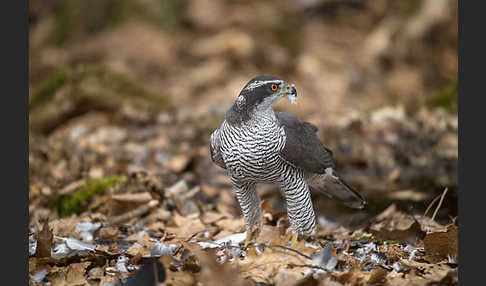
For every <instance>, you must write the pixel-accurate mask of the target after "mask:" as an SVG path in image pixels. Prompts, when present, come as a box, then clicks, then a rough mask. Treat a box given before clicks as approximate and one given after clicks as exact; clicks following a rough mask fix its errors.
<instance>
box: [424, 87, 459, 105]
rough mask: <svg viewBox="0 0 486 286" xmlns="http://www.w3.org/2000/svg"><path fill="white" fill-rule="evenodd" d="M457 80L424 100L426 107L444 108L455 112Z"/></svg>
mask: <svg viewBox="0 0 486 286" xmlns="http://www.w3.org/2000/svg"><path fill="white" fill-rule="evenodd" d="M457 98H458V94H457V80H455V81H454V82H452V83H451V84H449V85H448V86H446V87H445V88H443V89H441V90H440V91H439V92H438V93H437V94H436V95H434V96H431V97H430V98H428V99H427V100H426V105H427V107H428V108H438V107H441V108H444V109H445V110H447V111H449V112H457Z"/></svg>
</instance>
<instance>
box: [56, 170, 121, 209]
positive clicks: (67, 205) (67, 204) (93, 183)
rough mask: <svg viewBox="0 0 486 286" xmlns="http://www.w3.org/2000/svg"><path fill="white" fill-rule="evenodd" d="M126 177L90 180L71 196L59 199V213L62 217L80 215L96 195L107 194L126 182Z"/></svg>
mask: <svg viewBox="0 0 486 286" xmlns="http://www.w3.org/2000/svg"><path fill="white" fill-rule="evenodd" d="M125 179H126V178H125V177H124V176H109V177H104V178H98V179H92V180H88V181H87V182H86V183H85V184H84V185H83V186H81V187H79V188H78V189H76V190H75V191H74V192H73V194H72V195H71V196H64V197H63V196H61V197H59V198H58V201H57V204H58V212H59V216H60V217H67V216H70V215H72V214H80V213H81V212H82V211H83V210H84V209H85V207H86V205H87V204H88V203H89V202H90V201H91V200H92V198H93V197H94V196H95V195H100V194H104V193H106V192H107V191H108V190H109V189H110V188H111V187H113V186H115V185H116V184H118V183H121V182H123V181H125Z"/></svg>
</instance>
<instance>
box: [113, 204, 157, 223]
mask: <svg viewBox="0 0 486 286" xmlns="http://www.w3.org/2000/svg"><path fill="white" fill-rule="evenodd" d="M158 204H159V201H157V200H152V201H150V202H148V203H147V204H145V205H142V206H140V207H138V208H136V209H134V210H133V211H129V212H127V213H124V214H122V215H119V216H116V217H114V218H112V219H110V220H109V221H108V222H107V223H106V224H105V225H104V226H112V225H116V224H119V223H122V222H125V221H128V220H130V219H132V218H134V217H138V216H141V215H143V214H144V213H146V212H148V211H149V210H151V209H153V208H155V207H156V206H157V205H158Z"/></svg>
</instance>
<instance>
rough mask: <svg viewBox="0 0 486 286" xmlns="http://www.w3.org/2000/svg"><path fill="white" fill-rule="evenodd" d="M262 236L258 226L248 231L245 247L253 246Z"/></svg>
mask: <svg viewBox="0 0 486 286" xmlns="http://www.w3.org/2000/svg"><path fill="white" fill-rule="evenodd" d="M258 234H260V228H259V227H258V226H256V225H254V226H252V227H251V228H250V229H247V230H246V239H245V247H247V246H248V245H250V244H251V242H252V241H253V240H255V239H256V238H257V237H258Z"/></svg>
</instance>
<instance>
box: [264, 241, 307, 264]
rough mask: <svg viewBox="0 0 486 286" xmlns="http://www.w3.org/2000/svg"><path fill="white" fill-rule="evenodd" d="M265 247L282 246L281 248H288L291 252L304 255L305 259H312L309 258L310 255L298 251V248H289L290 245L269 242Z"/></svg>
mask: <svg viewBox="0 0 486 286" xmlns="http://www.w3.org/2000/svg"><path fill="white" fill-rule="evenodd" d="M267 247H270V248H272V247H277V248H282V249H286V250H290V251H292V252H295V253H297V254H298V255H300V256H303V257H305V258H307V259H309V260H312V258H311V257H310V256H308V255H306V254H304V253H302V252H300V251H298V250H295V249H293V248H290V247H286V246H283V245H278V244H270V245H268V246H267Z"/></svg>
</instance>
